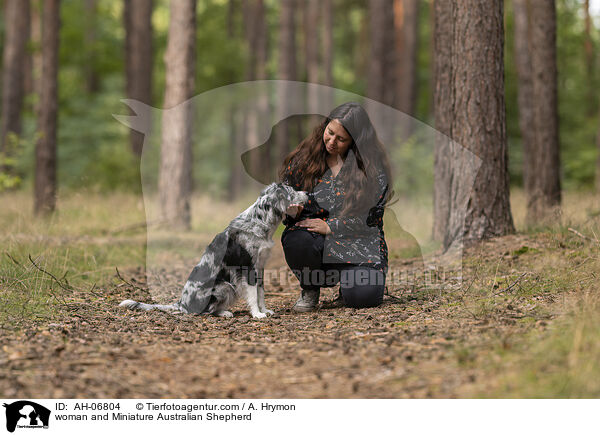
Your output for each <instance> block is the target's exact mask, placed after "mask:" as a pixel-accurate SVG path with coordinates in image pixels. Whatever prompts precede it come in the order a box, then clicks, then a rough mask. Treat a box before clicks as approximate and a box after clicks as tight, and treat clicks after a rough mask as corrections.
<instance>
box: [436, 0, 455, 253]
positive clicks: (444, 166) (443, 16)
mask: <svg viewBox="0 0 600 435" xmlns="http://www.w3.org/2000/svg"><path fill="white" fill-rule="evenodd" d="M453 9H454V6H453V2H451V1H447V0H434V2H433V5H432V10H433V47H434V48H433V81H434V87H433V90H434V92H433V98H434V101H433V110H434V118H435V128H436V135H435V151H434V191H433V231H432V236H433V239H434V240H436V241H438V242H442V241H443V240H444V237H445V235H446V229H447V227H448V219H449V217H450V184H451V181H450V175H451V158H452V157H451V155H450V146H451V138H450V136H451V135H452V131H451V127H452V114H453V113H454V82H453V75H452V52H453V46H454V44H453V36H452V35H454V22H453V21H452V20H453Z"/></svg>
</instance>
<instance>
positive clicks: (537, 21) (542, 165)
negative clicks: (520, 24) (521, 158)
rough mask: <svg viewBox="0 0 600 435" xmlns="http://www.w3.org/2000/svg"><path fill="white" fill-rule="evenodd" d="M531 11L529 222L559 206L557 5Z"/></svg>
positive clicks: (544, 2)
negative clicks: (532, 135) (531, 179)
mask: <svg viewBox="0 0 600 435" xmlns="http://www.w3.org/2000/svg"><path fill="white" fill-rule="evenodd" d="M529 12H530V14H531V18H530V20H531V21H530V22H531V33H530V36H531V42H530V47H531V72H532V89H533V102H534V104H533V126H534V129H535V142H534V146H533V149H532V153H531V154H532V156H535V158H532V159H531V160H532V162H533V168H532V173H533V174H536V176H535V181H534V183H533V192H532V194H531V195H530V196H529V197H528V200H527V220H528V222H529V223H538V224H539V223H543V222H545V221H546V220H547V219H551V218H553V217H555V216H554V215H555V213H556V212H557V211H558V207H559V206H560V200H561V193H560V178H559V177H560V176H559V166H560V159H559V152H558V108H557V85H556V77H557V71H556V9H555V4H554V0H540V1H536V2H535V4H534V3H533V2H532V3H531V4H530V7H529Z"/></svg>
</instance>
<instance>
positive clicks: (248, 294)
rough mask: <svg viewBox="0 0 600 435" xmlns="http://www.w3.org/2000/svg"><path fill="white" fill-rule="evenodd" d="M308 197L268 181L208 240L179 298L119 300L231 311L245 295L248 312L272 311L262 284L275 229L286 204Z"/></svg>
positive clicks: (174, 308)
mask: <svg viewBox="0 0 600 435" xmlns="http://www.w3.org/2000/svg"><path fill="white" fill-rule="evenodd" d="M307 199H308V197H307V194H306V193H305V192H297V191H295V190H294V189H293V188H292V187H290V186H288V185H286V184H283V183H278V184H277V183H273V184H271V185H269V186H268V187H267V188H265V189H264V190H263V191H262V192H261V194H260V196H259V197H258V199H257V200H256V202H255V203H254V204H253V205H251V206H250V207H249V208H248V209H246V210H245V211H244V212H242V213H241V214H240V215H239V216H238V217H236V218H235V219H233V220H232V221H231V222H230V223H229V225H228V226H227V228H225V231H223V232H222V233H220V234H218V235H217V236H216V237H215V238H214V239H213V241H212V242H211V243H210V245H208V247H207V248H206V250H205V251H204V255H202V259H201V260H200V263H198V264H197V265H196V266H195V267H194V269H193V270H192V273H191V274H190V276H189V278H188V280H187V282H186V284H185V286H184V287H183V293H182V295H181V299H180V300H179V302H176V303H174V304H172V305H158V304H154V305H153V304H144V303H142V302H136V301H132V300H126V301H123V302H121V304H120V306H121V307H127V308H131V309H140V310H163V311H168V312H180V313H198V314H204V313H206V314H214V315H216V316H221V317H232V316H233V314H232V313H231V311H227V308H229V307H230V306H231V305H232V304H233V303H234V302H235V301H236V299H237V298H239V297H241V296H244V297H245V299H246V302H247V303H248V307H249V308H250V313H251V314H252V317H255V318H262V317H266V316H267V314H273V311H271V310H268V309H267V307H266V306H265V290H264V285H263V276H264V267H265V263H266V261H267V258H268V256H269V253H270V251H271V247H272V246H273V240H272V237H273V233H274V232H275V230H276V229H277V226H278V225H279V223H280V222H281V220H282V218H283V216H284V213H286V210H287V209H288V207H290V205H296V204H304V203H305V202H306V201H307Z"/></svg>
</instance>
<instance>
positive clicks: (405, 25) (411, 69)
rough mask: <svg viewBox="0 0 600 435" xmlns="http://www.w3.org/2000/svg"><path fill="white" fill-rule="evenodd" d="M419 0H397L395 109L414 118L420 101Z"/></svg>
mask: <svg viewBox="0 0 600 435" xmlns="http://www.w3.org/2000/svg"><path fill="white" fill-rule="evenodd" d="M418 24H419V0H394V27H395V34H396V39H395V42H396V71H397V73H396V101H395V102H394V106H395V107H396V108H397V109H398V110H401V111H402V112H404V113H406V114H407V115H411V116H414V114H415V106H416V102H417V48H418V36H419V26H418Z"/></svg>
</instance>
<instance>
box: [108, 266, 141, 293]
mask: <svg viewBox="0 0 600 435" xmlns="http://www.w3.org/2000/svg"><path fill="white" fill-rule="evenodd" d="M115 270H116V271H117V278H119V279H120V280H121V281H123V282H124V283H125V284H127V285H129V286H131V287H133V288H135V289H138V290H146V289H145V288H144V287H140V286H138V285H135V284H133V283H131V282H129V281H127V280H126V279H125V278H123V277H122V276H121V274H120V273H119V268H118V267H115Z"/></svg>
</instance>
